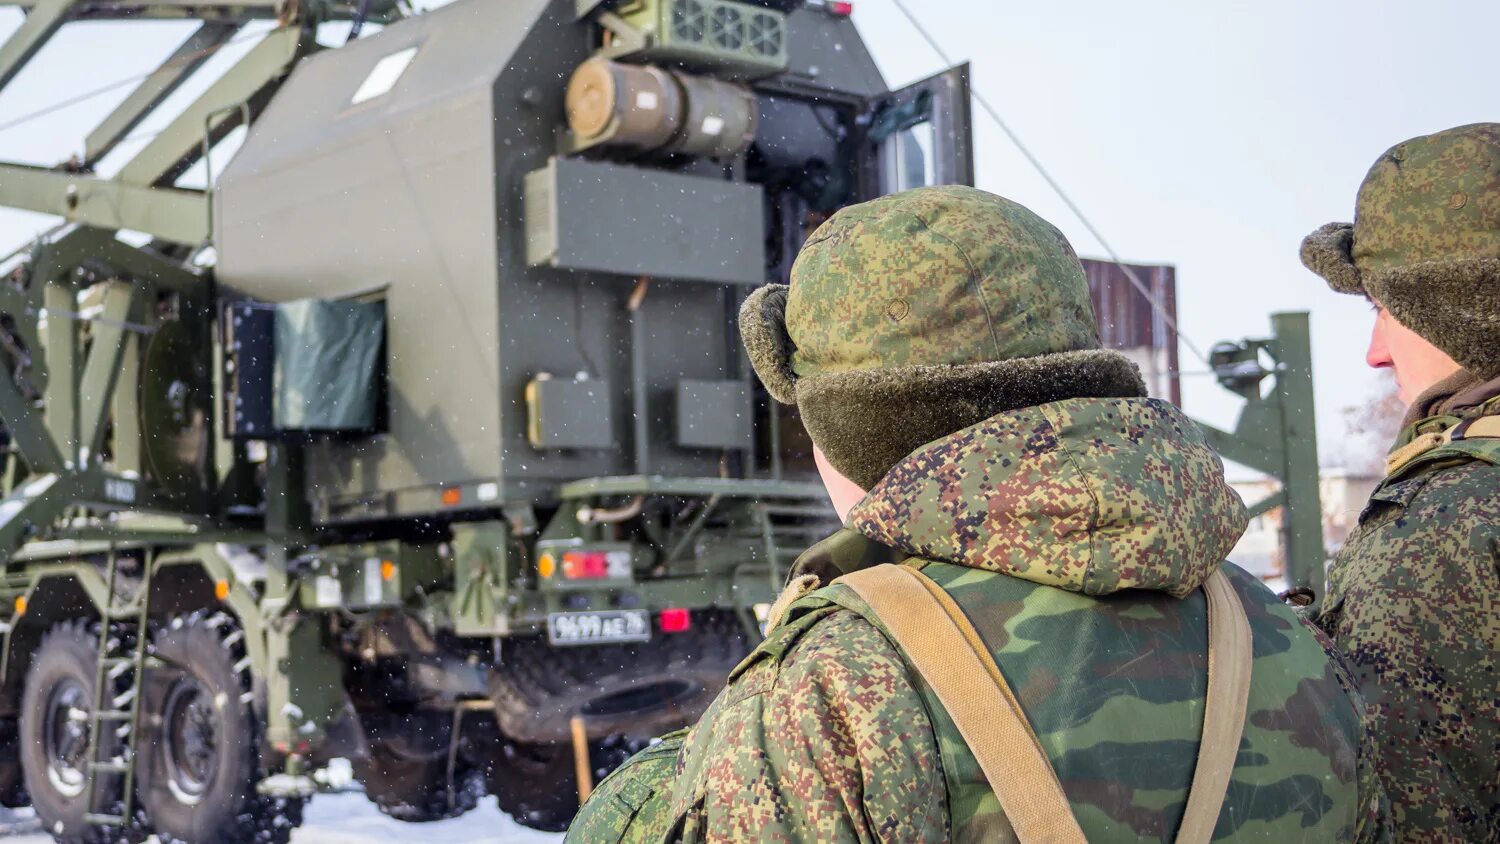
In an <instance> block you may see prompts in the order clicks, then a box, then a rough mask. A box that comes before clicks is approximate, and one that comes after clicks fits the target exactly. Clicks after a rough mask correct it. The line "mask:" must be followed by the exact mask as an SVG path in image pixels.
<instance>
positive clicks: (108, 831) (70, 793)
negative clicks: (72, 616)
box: [20, 619, 144, 844]
mask: <svg viewBox="0 0 1500 844" xmlns="http://www.w3.org/2000/svg"><path fill="white" fill-rule="evenodd" d="M94 630H95V628H94V625H93V624H91V623H89V622H87V621H83V620H81V619H80V620H75V621H65V622H63V623H61V624H58V625H57V626H56V627H53V628H52V629H51V630H49V631H48V632H47V634H46V635H45V636H43V637H42V644H41V646H40V647H38V648H37V650H36V653H35V655H34V656H33V657H32V660H31V668H30V670H28V671H27V672H26V689H25V691H24V692H22V694H21V719H20V741H21V748H20V754H21V770H22V776H23V779H24V781H25V784H26V790H27V791H28V792H29V793H30V794H31V805H32V806H33V807H34V808H35V809H36V814H37V818H38V819H39V820H40V821H41V822H42V828H43V829H45V830H46V831H47V832H49V833H51V835H52V837H53V838H55V839H56V840H57V841H59V842H61V844H112V842H115V841H118V840H120V839H122V838H125V839H128V840H140V838H142V837H144V833H143V832H142V831H141V830H140V829H138V828H136V826H135V825H132V826H131V827H127V828H126V829H125V830H123V831H122V830H119V829H113V828H109V827H103V826H95V825H93V824H90V823H88V822H87V821H86V820H85V819H84V818H85V815H88V814H90V813H103V814H116V813H118V812H120V811H121V809H122V796H123V794H122V792H123V789H124V782H123V777H122V776H121V775H120V774H114V773H105V772H100V773H98V774H97V775H96V778H95V784H94V795H93V801H92V803H90V802H89V800H88V747H89V733H90V732H91V724H90V720H91V715H92V713H93V711H94V680H95V671H96V665H97V664H98V659H99V654H98V647H99V642H98V639H97V634H95V633H94V632H93V631H94ZM121 679H122V681H125V680H128V678H121ZM117 691H118V692H123V691H124V689H123V688H122V689H119V690H117ZM122 747H123V743H122V741H121V738H120V733H119V731H118V730H115V729H105V730H102V731H101V732H100V735H99V738H98V750H97V755H96V756H95V758H96V759H100V760H109V759H114V758H116V757H118V756H119V755H120V752H121V750H122Z"/></svg>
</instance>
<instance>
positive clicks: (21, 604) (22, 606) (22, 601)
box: [16, 595, 26, 615]
mask: <svg viewBox="0 0 1500 844" xmlns="http://www.w3.org/2000/svg"><path fill="white" fill-rule="evenodd" d="M25 612H26V596H25V595H21V596H19V597H17V598H16V615H21V614H23V613H25Z"/></svg>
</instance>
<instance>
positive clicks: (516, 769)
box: [489, 737, 645, 832]
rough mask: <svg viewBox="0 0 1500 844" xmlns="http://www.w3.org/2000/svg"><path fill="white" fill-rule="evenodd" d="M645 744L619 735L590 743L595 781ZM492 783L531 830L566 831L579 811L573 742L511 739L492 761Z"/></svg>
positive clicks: (505, 808)
mask: <svg viewBox="0 0 1500 844" xmlns="http://www.w3.org/2000/svg"><path fill="white" fill-rule="evenodd" d="M644 745H645V742H633V741H629V740H626V739H624V738H620V737H615V738H610V739H605V740H604V741H595V742H590V743H589V762H590V764H591V765H592V767H593V769H594V784H595V785H598V784H599V782H600V781H601V780H603V779H604V778H605V777H606V776H609V774H610V773H611V772H612V771H614V769H615V768H618V767H620V766H621V765H623V764H625V760H627V759H629V758H630V757H631V755H632V754H634V752H635V751H637V750H639V749H640V748H641V747H642V746H644ZM489 787H490V792H491V793H492V794H494V795H495V799H496V800H497V801H498V802H499V804H500V811H502V812H504V813H506V814H507V815H510V816H511V817H512V818H514V819H515V821H516V823H518V824H521V825H522V826H525V827H530V828H531V829H536V830H541V831H542V832H564V831H566V830H567V828H568V824H570V823H572V822H573V816H574V815H576V814H577V813H578V774H577V771H576V770H575V769H574V762H573V748H572V746H571V745H566V744H540V745H538V744H515V743H513V742H506V743H505V744H504V745H503V746H502V747H501V752H500V753H499V754H498V755H497V756H496V757H495V759H494V761H493V768H492V769H491V770H490V773H489Z"/></svg>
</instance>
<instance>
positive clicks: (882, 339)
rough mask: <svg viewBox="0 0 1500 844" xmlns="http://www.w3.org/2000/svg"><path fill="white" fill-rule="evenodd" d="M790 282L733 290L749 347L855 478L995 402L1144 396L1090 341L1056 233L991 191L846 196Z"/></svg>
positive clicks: (779, 394) (1069, 260)
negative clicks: (869, 198) (740, 301)
mask: <svg viewBox="0 0 1500 844" xmlns="http://www.w3.org/2000/svg"><path fill="white" fill-rule="evenodd" d="M791 280H792V283H791V286H790V287H787V286H786V285H769V286H766V287H763V288H761V289H759V290H757V291H755V293H753V294H751V296H750V297H749V298H748V299H747V300H746V301H745V304H744V307H743V308H742V309H741V311H740V332H741V335H742V337H743V338H744V341H745V348H746V350H747V352H748V354H749V357H750V360H751V362H752V363H753V364H754V366H755V370H756V372H757V373H758V374H759V375H760V378H761V381H762V382H764V383H765V385H766V389H767V390H769V391H770V393H771V395H772V397H774V398H775V399H777V400H778V401H781V402H784V403H786V404H795V405H797V407H798V409H799V410H800V411H801V414H802V421H803V423H804V424H805V425H806V426H807V430H808V433H810V434H811V435H812V438H813V442H815V443H816V444H817V445H818V447H819V448H820V449H821V450H822V451H823V453H824V455H825V456H827V458H828V461H829V463H831V464H832V465H833V466H834V468H836V469H838V470H839V471H840V472H842V473H843V474H844V475H845V476H847V477H848V478H849V479H851V480H853V481H854V482H856V483H858V484H860V485H861V486H862V487H864V488H865V489H869V488H870V487H872V486H874V485H875V483H876V482H878V481H879V480H880V479H881V478H882V477H884V476H885V474H886V472H888V471H890V469H891V467H893V466H895V465H896V464H897V463H898V462H900V461H901V460H902V459H904V458H905V457H906V456H907V455H909V454H911V453H912V452H913V451H916V450H917V449H918V448H920V447H921V446H923V445H926V444H927V443H930V442H932V441H934V440H937V439H940V438H942V437H945V436H947V435H949V434H952V433H954V432H956V431H960V430H963V429H964V428H967V427H969V426H971V425H974V424H977V423H979V422H982V421H983V420H985V419H988V418H989V417H991V416H994V415H996V414H998V413H1002V412H1004V411H1007V410H1014V409H1016V408H1021V407H1030V406H1033V405H1039V404H1046V403H1048V402H1053V401H1061V400H1063V399H1070V398H1086V397H1120V396H1143V395H1145V394H1146V388H1145V384H1144V383H1143V382H1142V380H1141V375H1140V371H1139V370H1138V369H1137V368H1136V366H1135V364H1133V363H1131V362H1130V360H1129V359H1127V358H1126V357H1124V356H1123V355H1121V354H1119V353H1117V352H1113V351H1106V350H1103V349H1100V348H1099V337H1098V328H1097V326H1096V324H1095V322H1094V309H1093V304H1092V302H1091V301H1090V299H1089V291H1088V282H1087V280H1086V279H1085V278H1084V274H1083V267H1082V266H1081V265H1080V264H1079V262H1078V257H1077V256H1076V255H1075V254H1074V253H1073V249H1072V247H1071V246H1069V245H1068V241H1067V239H1066V238H1064V237H1063V235H1062V233H1061V232H1059V231H1058V230H1057V229H1056V228H1054V227H1053V226H1052V225H1051V224H1049V223H1048V222H1047V221H1045V220H1043V219H1041V218H1040V217H1038V216H1036V215H1035V214H1033V213H1031V212H1030V211H1028V210H1027V209H1026V208H1023V207H1022V206H1020V205H1017V204H1016V203H1014V202H1011V201H1009V200H1006V199H1003V198H1001V197H998V196H995V195H993V194H989V193H985V192H983V191H979V190H975V189H973V188H964V187H942V188H922V189H919V190H915V191H909V192H907V193H902V194H896V195H894V196H888V197H884V198H881V199H877V200H875V201H873V202H867V203H864V204H862V205H855V206H852V207H849V208H845V209H844V210H842V211H840V212H839V213H837V214H835V215H834V216H833V218H832V219H830V220H829V221H828V222H827V223H825V224H824V225H823V227H822V228H820V229H819V230H818V231H817V232H816V233H815V234H814V235H813V236H812V238H811V239H809V240H808V242H807V244H806V245H805V246H804V247H803V249H802V253H801V254H800V255H799V256H798V258H797V263H796V265H795V266H794V267H793V268H792V279H791Z"/></svg>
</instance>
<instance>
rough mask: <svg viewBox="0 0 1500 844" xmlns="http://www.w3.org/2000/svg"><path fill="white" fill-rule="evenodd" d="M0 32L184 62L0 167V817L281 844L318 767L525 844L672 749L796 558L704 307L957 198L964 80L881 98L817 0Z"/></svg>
mask: <svg viewBox="0 0 1500 844" xmlns="http://www.w3.org/2000/svg"><path fill="white" fill-rule="evenodd" d="M9 4H10V5H17V6H21V7H24V8H25V9H27V10H28V11H29V15H28V17H27V19H26V23H25V25H24V26H22V27H21V28H20V29H18V30H17V31H16V33H15V34H14V35H13V36H12V37H11V39H10V41H9V42H8V43H6V44H5V45H4V46H3V47H0V85H3V84H8V83H11V82H12V81H13V80H14V79H15V78H16V75H17V73H18V72H19V71H20V70H21V69H22V67H23V66H24V65H25V64H26V62H27V61H28V60H29V59H30V58H31V57H32V56H34V55H37V54H39V53H42V52H44V51H45V50H47V49H48V48H49V47H51V46H53V45H52V43H51V39H52V37H53V36H54V35H55V34H56V33H58V32H59V31H62V30H65V29H66V27H67V26H68V25H69V24H71V23H73V22H76V21H101V20H106V21H121V22H124V21H130V22H138V23H139V24H140V25H146V24H147V23H149V22H152V21H161V20H179V21H180V20H184V19H186V20H188V21H195V27H196V28H194V27H188V28H186V29H184V30H183V32H184V36H185V39H184V41H183V42H182V44H181V46H180V47H179V48H178V49H177V50H176V51H175V52H174V53H173V54H172V55H171V56H170V57H168V58H167V59H166V60H165V61H164V62H163V63H162V64H161V65H160V67H159V68H158V69H157V70H156V71H155V72H154V73H151V74H150V75H148V76H147V77H145V78H144V79H142V80H139V82H138V84H137V85H136V87H135V88H134V89H133V90H129V92H128V93H122V95H121V98H120V100H119V102H118V104H117V105H115V106H114V107H113V108H112V110H111V111H110V112H109V114H108V116H107V117H106V118H105V119H104V120H102V121H101V123H100V124H99V125H98V127H97V128H96V129H95V130H93V132H91V133H90V134H89V135H88V136H87V137H86V138H82V139H80V143H81V146H82V150H83V151H82V153H80V154H78V155H75V156H72V157H71V158H69V156H68V151H67V150H60V151H59V154H58V157H57V160H56V161H47V162H41V163H39V164H0V204H4V205H7V206H10V207H15V208H22V209H28V210H31V211H37V212H42V213H45V214H51V215H55V216H56V217H58V218H60V219H61V221H62V222H61V223H60V224H59V225H57V226H56V227H55V228H53V229H52V230H50V231H48V232H47V233H45V234H44V235H43V236H41V237H40V238H39V239H38V240H37V241H36V242H35V243H34V244H33V245H31V246H30V247H28V248H27V249H24V250H22V251H21V252H19V253H17V254H16V255H15V256H13V257H12V258H11V259H10V260H9V261H8V262H7V263H6V264H5V265H4V267H3V269H4V271H5V283H4V284H0V358H3V360H4V366H3V367H0V421H3V428H4V444H5V448H4V450H3V452H0V492H3V495H4V501H3V503H0V558H3V561H4V570H3V578H0V591H3V593H4V594H3V596H0V598H3V603H0V619H3V633H4V638H3V646H4V652H3V662H0V737H3V739H4V740H3V742H0V802H4V803H5V804H7V805H20V804H23V803H30V804H31V805H33V806H34V807H35V809H36V811H37V813H38V815H39V817H40V818H41V820H42V821H43V823H44V825H45V827H46V829H47V831H48V832H50V833H51V834H52V835H54V836H55V837H56V838H57V839H58V840H59V841H69V842H96V841H98V842H102V841H115V840H122V839H123V840H136V839H141V838H144V837H145V836H147V835H148V834H152V833H155V834H156V835H158V836H159V837H160V838H161V839H162V840H164V841H167V840H169V841H189V842H209V841H213V842H235V841H246V842H248V841H285V840H286V839H287V837H288V836H289V834H290V831H291V829H292V828H294V827H295V826H296V825H297V823H298V822H299V819H300V813H301V807H302V805H303V803H304V801H305V800H306V799H307V797H308V795H309V789H310V788H311V786H312V784H313V782H314V779H313V775H314V774H316V773H317V772H318V771H319V770H320V769H321V768H323V767H324V766H325V765H327V764H328V763H329V762H330V760H333V759H337V758H343V759H348V760H350V761H351V763H352V766H353V770H354V773H355V775H356V777H357V778H358V780H359V781H360V783H361V784H362V785H363V787H364V789H365V792H366V794H367V795H368V796H369V798H370V799H371V800H372V801H373V802H374V803H376V804H377V805H378V806H379V807H380V808H381V810H383V811H385V812H387V813H389V814H391V815H393V816H395V817H398V818H403V819H407V820H411V821H430V820H435V819H440V818H445V817H451V816H453V815H457V814H460V813H462V812H465V811H467V810H469V809H471V808H473V807H474V806H475V805H476V803H477V801H478V799H479V798H480V797H481V796H483V795H485V794H487V793H492V794H494V795H496V796H497V797H498V800H499V804H500V806H501V807H502V808H503V809H504V810H505V811H507V812H511V813H513V814H514V815H515V817H516V818H517V819H518V820H520V822H522V823H524V824H528V825H531V826H534V827H537V828H542V829H559V828H562V827H563V826H564V825H565V824H566V823H567V821H568V820H569V819H570V818H571V816H572V814H573V812H574V810H575V809H576V806H577V803H578V790H577V783H576V781H575V773H574V772H575V766H574V736H575V733H581V739H582V743H583V745H584V749H585V751H586V752H587V753H589V754H591V757H590V759H589V762H590V764H591V766H592V768H593V769H594V771H596V772H600V771H605V770H607V769H608V768H609V767H611V766H612V765H614V764H617V763H618V762H619V761H621V760H623V758H624V757H625V755H626V754H628V753H629V752H630V750H631V749H632V748H633V747H636V746H639V743H640V742H642V741H643V740H645V739H647V738H649V737H651V736H653V735H657V734H660V733H662V732H665V731H667V730H669V729H672V728H674V727H677V726H680V725H683V724H686V723H689V722H691V721H692V720H693V719H695V718H696V717H697V715H698V714H699V713H700V712H701V711H702V710H703V709H704V707H705V706H706V705H707V703H708V702H709V701H710V700H711V699H712V697H713V696H714V694H715V693H716V692H717V690H718V689H719V688H720V687H721V686H722V684H723V681H724V678H725V676H726V674H727V673H728V672H729V670H730V669H731V668H732V667H733V666H734V665H735V663H736V662H737V661H738V660H739V659H741V658H742V657H743V656H744V655H745V654H746V653H747V652H748V650H749V648H750V647H752V645H753V643H754V642H755V641H756V640H757V638H758V636H759V622H760V618H759V617H758V616H757V611H760V612H764V607H765V606H766V604H767V603H768V602H769V601H770V600H771V599H772V598H773V596H774V595H775V594H776V592H777V591H778V590H779V587H780V585H781V581H782V580H783V578H784V575H785V572H786V569H787V566H788V565H789V563H790V561H791V560H792V559H793V558H794V557H795V555H796V554H797V553H798V552H800V551H801V550H803V549H804V548H805V547H806V546H807V545H808V544H809V543H810V542H812V541H814V540H816V539H818V538H820V537H821V536H822V535H824V534H826V533H827V532H829V530H830V529H831V528H832V527H833V525H834V516H833V513H832V511H831V509H830V508H829V507H828V506H827V504H826V502H825V500H824V497H823V495H822V492H821V488H820V487H819V486H818V485H817V484H816V482H815V481H816V477H815V472H814V470H813V467H812V465H811V460H810V456H809V445H808V441H807V438H806V435H805V433H804V432H803V431H802V429H801V427H800V426H799V424H798V422H797V420H796V418H795V416H794V415H792V414H791V413H790V412H789V411H787V410H785V409H783V408H780V407H778V406H775V405H774V404H773V403H772V402H770V401H768V399H767V397H766V395H765V393H764V391H763V390H762V389H761V388H760V386H759V385H758V384H757V383H756V381H755V379H754V377H753V376H752V374H751V371H750V368H749V365H748V363H747V361H746V360H745V359H744V357H743V355H742V354H741V351H740V348H739V340H738V332H737V329H736V326H735V318H736V314H737V311H738V308H739V305H740V303H741V302H742V301H743V299H744V297H745V295H746V294H747V293H748V291H749V290H751V289H752V288H753V287H755V286H758V285H761V284H764V283H767V282H773V281H776V282H785V281H786V280H787V276H788V273H789V270H790V266H791V263H792V260H793V258H794V256H795V254H796V252H797V250H798V248H799V247H800V245H801V244H802V242H803V241H804V239H805V238H806V237H807V236H808V235H809V234H810V233H811V231H812V230H813V229H814V228H816V227H817V225H818V224H819V223H821V222H822V221H823V220H824V219H826V217H827V216H828V215H829V214H831V213H832V212H834V211H835V210H837V209H838V208H840V207H842V206H844V205H847V204H849V203H852V202H856V201H860V200H863V199H867V198H870V197H873V196H876V195H879V194H882V193H886V192H891V191H896V190H900V189H905V188H909V187H915V186H918V185H924V184H935V183H967V182H970V181H971V180H972V158H971V151H970V149H969V137H970V135H969V126H968V108H969V97H968V90H967V80H966V75H965V71H964V69H962V68H959V69H955V70H954V71H952V72H950V73H946V74H943V75H941V76H938V77H936V78H933V79H931V80H928V81H925V82H922V83H920V84H917V85H915V86H912V87H910V88H907V89H904V90H900V91H891V90H889V89H888V88H887V86H886V84H885V83H884V82H883V81H882V79H881V76H880V73H879V72H878V71H877V69H876V66H875V64H874V62H873V61H872V60H871V58H870V56H869V54H868V52H867V51H866V49H865V46H864V45H863V44H862V42H861V40H860V37H859V34H858V32H857V31H856V29H855V28H854V26H853V24H852V23H851V21H850V19H849V13H850V6H849V4H847V3H840V2H821V0H819V1H816V2H815V1H814V0H809V2H795V0H779V1H778V2H770V1H769V0H768V1H767V2H733V1H732V0H615V2H607V1H606V2H599V0H594V2H589V0H458V2H454V3H452V4H451V5H446V6H443V7H441V8H439V9H436V10H435V11H431V12H427V13H424V14H420V15H415V16H412V15H408V14H406V13H404V11H403V10H404V9H405V8H406V7H405V6H404V4H398V3H395V2H392V0H366V2H361V3H357V4H356V3H344V2H324V1H322V0H315V1H314V2H288V0H240V1H239V2H236V3H234V4H233V5H231V6H220V5H212V4H208V5H197V6H183V5H182V4H181V3H178V2H171V1H170V0H162V1H161V2H155V0H132V2H129V3H125V2H115V0H57V2H50V0H49V2H45V3H43V2H32V0H10V3H9ZM184 16H186V18H184ZM375 24H381V25H382V26H381V28H380V30H379V31H378V32H373V33H371V32H368V31H366V30H369V29H374V28H375V26H374V25H375ZM132 25H134V24H132ZM340 27H341V28H340ZM335 31H336V33H337V35H336V37H330V35H329V33H330V32H335ZM345 33H348V34H347V35H346V34H345ZM234 45H238V46H236V47H235V49H236V50H237V51H238V52H237V53H236V55H237V56H238V58H237V59H236V60H235V61H234V62H233V63H232V65H231V66H229V67H228V69H227V70H223V72H222V73H221V75H219V76H217V77H216V78H213V79H211V80H208V81H204V82H195V81H193V80H195V78H196V76H195V74H196V72H197V71H198V70H199V69H200V68H201V67H202V66H203V65H204V64H205V63H207V61H208V59H210V58H211V57H213V56H215V55H216V54H217V53H218V52H219V51H220V50H223V49H225V48H227V47H231V46H234ZM246 45H248V46H246ZM128 47H129V43H128V40H127V41H122V43H121V44H120V45H119V48H120V49H128ZM228 54H229V53H225V55H228ZM88 61H90V62H94V63H96V64H97V65H98V66H99V67H101V68H108V67H109V66H110V65H109V64H108V63H107V62H105V61H102V60H100V59H96V58H94V57H89V58H88ZM101 73H102V74H104V75H107V72H105V71H101ZM100 81H101V83H102V82H107V81H110V80H107V79H101V80H100ZM194 86H196V87H194ZM188 91H192V92H194V93H192V95H191V96H179V97H176V98H173V96H172V95H173V94H174V93H181V92H188ZM57 93H58V96H59V98H61V97H63V96H65V95H67V94H68V93H69V92H64V91H58V92H57ZM164 103H165V104H168V105H172V104H175V106H174V107H177V108H180V109H181V110H180V111H179V112H177V113H176V114H173V115H168V117H169V119H167V120H166V122H165V123H164V124H163V125H164V127H165V128H163V129H162V131H160V132H159V133H155V134H151V135H149V136H147V140H145V141H144V143H141V142H137V141H138V139H139V138H140V135H139V133H137V132H136V130H137V128H138V127H139V126H140V125H141V124H142V123H143V121H144V120H146V119H147V118H148V116H152V115H156V114H157V113H158V110H159V108H161V107H163V104H164ZM236 144H237V150H233V149H231V147H232V146H234V145H236ZM231 154H232V158H231V157H230V156H231ZM64 159H66V160H64ZM226 160H227V161H228V163H227V165H225V161H226ZM54 165H55V166H54ZM195 174H196V175H195ZM203 174H207V176H206V179H205V178H203ZM195 180H196V181H195Z"/></svg>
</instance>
